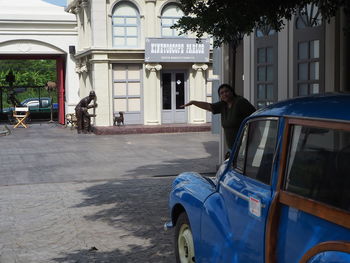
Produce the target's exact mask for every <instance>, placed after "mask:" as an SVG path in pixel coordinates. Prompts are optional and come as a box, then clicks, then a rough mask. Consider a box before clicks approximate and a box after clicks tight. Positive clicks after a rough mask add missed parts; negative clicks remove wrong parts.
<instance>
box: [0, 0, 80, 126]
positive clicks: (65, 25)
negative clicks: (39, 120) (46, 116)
mask: <svg viewBox="0 0 350 263" xmlns="http://www.w3.org/2000/svg"><path fill="white" fill-rule="evenodd" d="M0 6H1V8H0V59H19V60H25V59H54V60H56V64H57V68H56V69H57V81H58V100H59V101H58V102H59V122H60V123H61V124H64V123H65V118H64V114H65V112H69V111H74V107H75V105H76V104H77V102H79V96H78V75H77V74H76V73H75V71H74V69H75V60H74V58H73V57H72V56H71V55H70V54H69V47H73V46H75V45H76V43H77V29H76V27H77V23H76V18H75V16H74V15H72V14H68V13H66V12H65V11H64V7H60V6H56V5H53V4H49V3H46V2H44V1H41V0H16V1H7V0H0ZM14 70H15V69H14ZM48 81H49V80H48Z"/></svg>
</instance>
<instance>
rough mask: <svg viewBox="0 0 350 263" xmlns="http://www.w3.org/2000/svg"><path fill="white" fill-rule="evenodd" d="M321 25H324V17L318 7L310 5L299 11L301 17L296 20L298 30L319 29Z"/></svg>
mask: <svg viewBox="0 0 350 263" xmlns="http://www.w3.org/2000/svg"><path fill="white" fill-rule="evenodd" d="M320 25H322V16H321V13H320V12H319V10H318V7H317V5H315V4H310V5H307V6H306V7H304V8H303V9H300V10H299V15H298V17H297V18H296V28H297V29H302V28H307V27H317V26H320Z"/></svg>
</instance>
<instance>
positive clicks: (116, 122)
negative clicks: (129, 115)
mask: <svg viewBox="0 0 350 263" xmlns="http://www.w3.org/2000/svg"><path fill="white" fill-rule="evenodd" d="M121 124H123V126H124V113H123V112H122V111H120V112H119V116H114V120H113V125H114V126H120V125H121Z"/></svg>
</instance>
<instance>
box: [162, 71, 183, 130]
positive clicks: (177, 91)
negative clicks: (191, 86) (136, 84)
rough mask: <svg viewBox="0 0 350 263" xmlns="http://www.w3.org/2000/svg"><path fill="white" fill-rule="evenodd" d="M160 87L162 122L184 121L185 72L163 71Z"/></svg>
mask: <svg viewBox="0 0 350 263" xmlns="http://www.w3.org/2000/svg"><path fill="white" fill-rule="evenodd" d="M161 87H162V95H161V96H162V102H161V105H162V123H186V122H187V118H186V110H185V109H184V108H181V107H180V106H181V105H184V104H185V98H186V72H184V71H163V72H162V79H161Z"/></svg>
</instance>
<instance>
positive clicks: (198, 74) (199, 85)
mask: <svg viewBox="0 0 350 263" xmlns="http://www.w3.org/2000/svg"><path fill="white" fill-rule="evenodd" d="M192 69H193V72H192V74H193V79H194V87H193V88H192V89H191V90H190V98H189V100H198V101H206V88H205V71H206V70H207V69H208V65H207V64H193V65H192ZM189 121H190V123H205V122H206V111H205V110H202V109H200V108H198V107H189Z"/></svg>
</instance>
